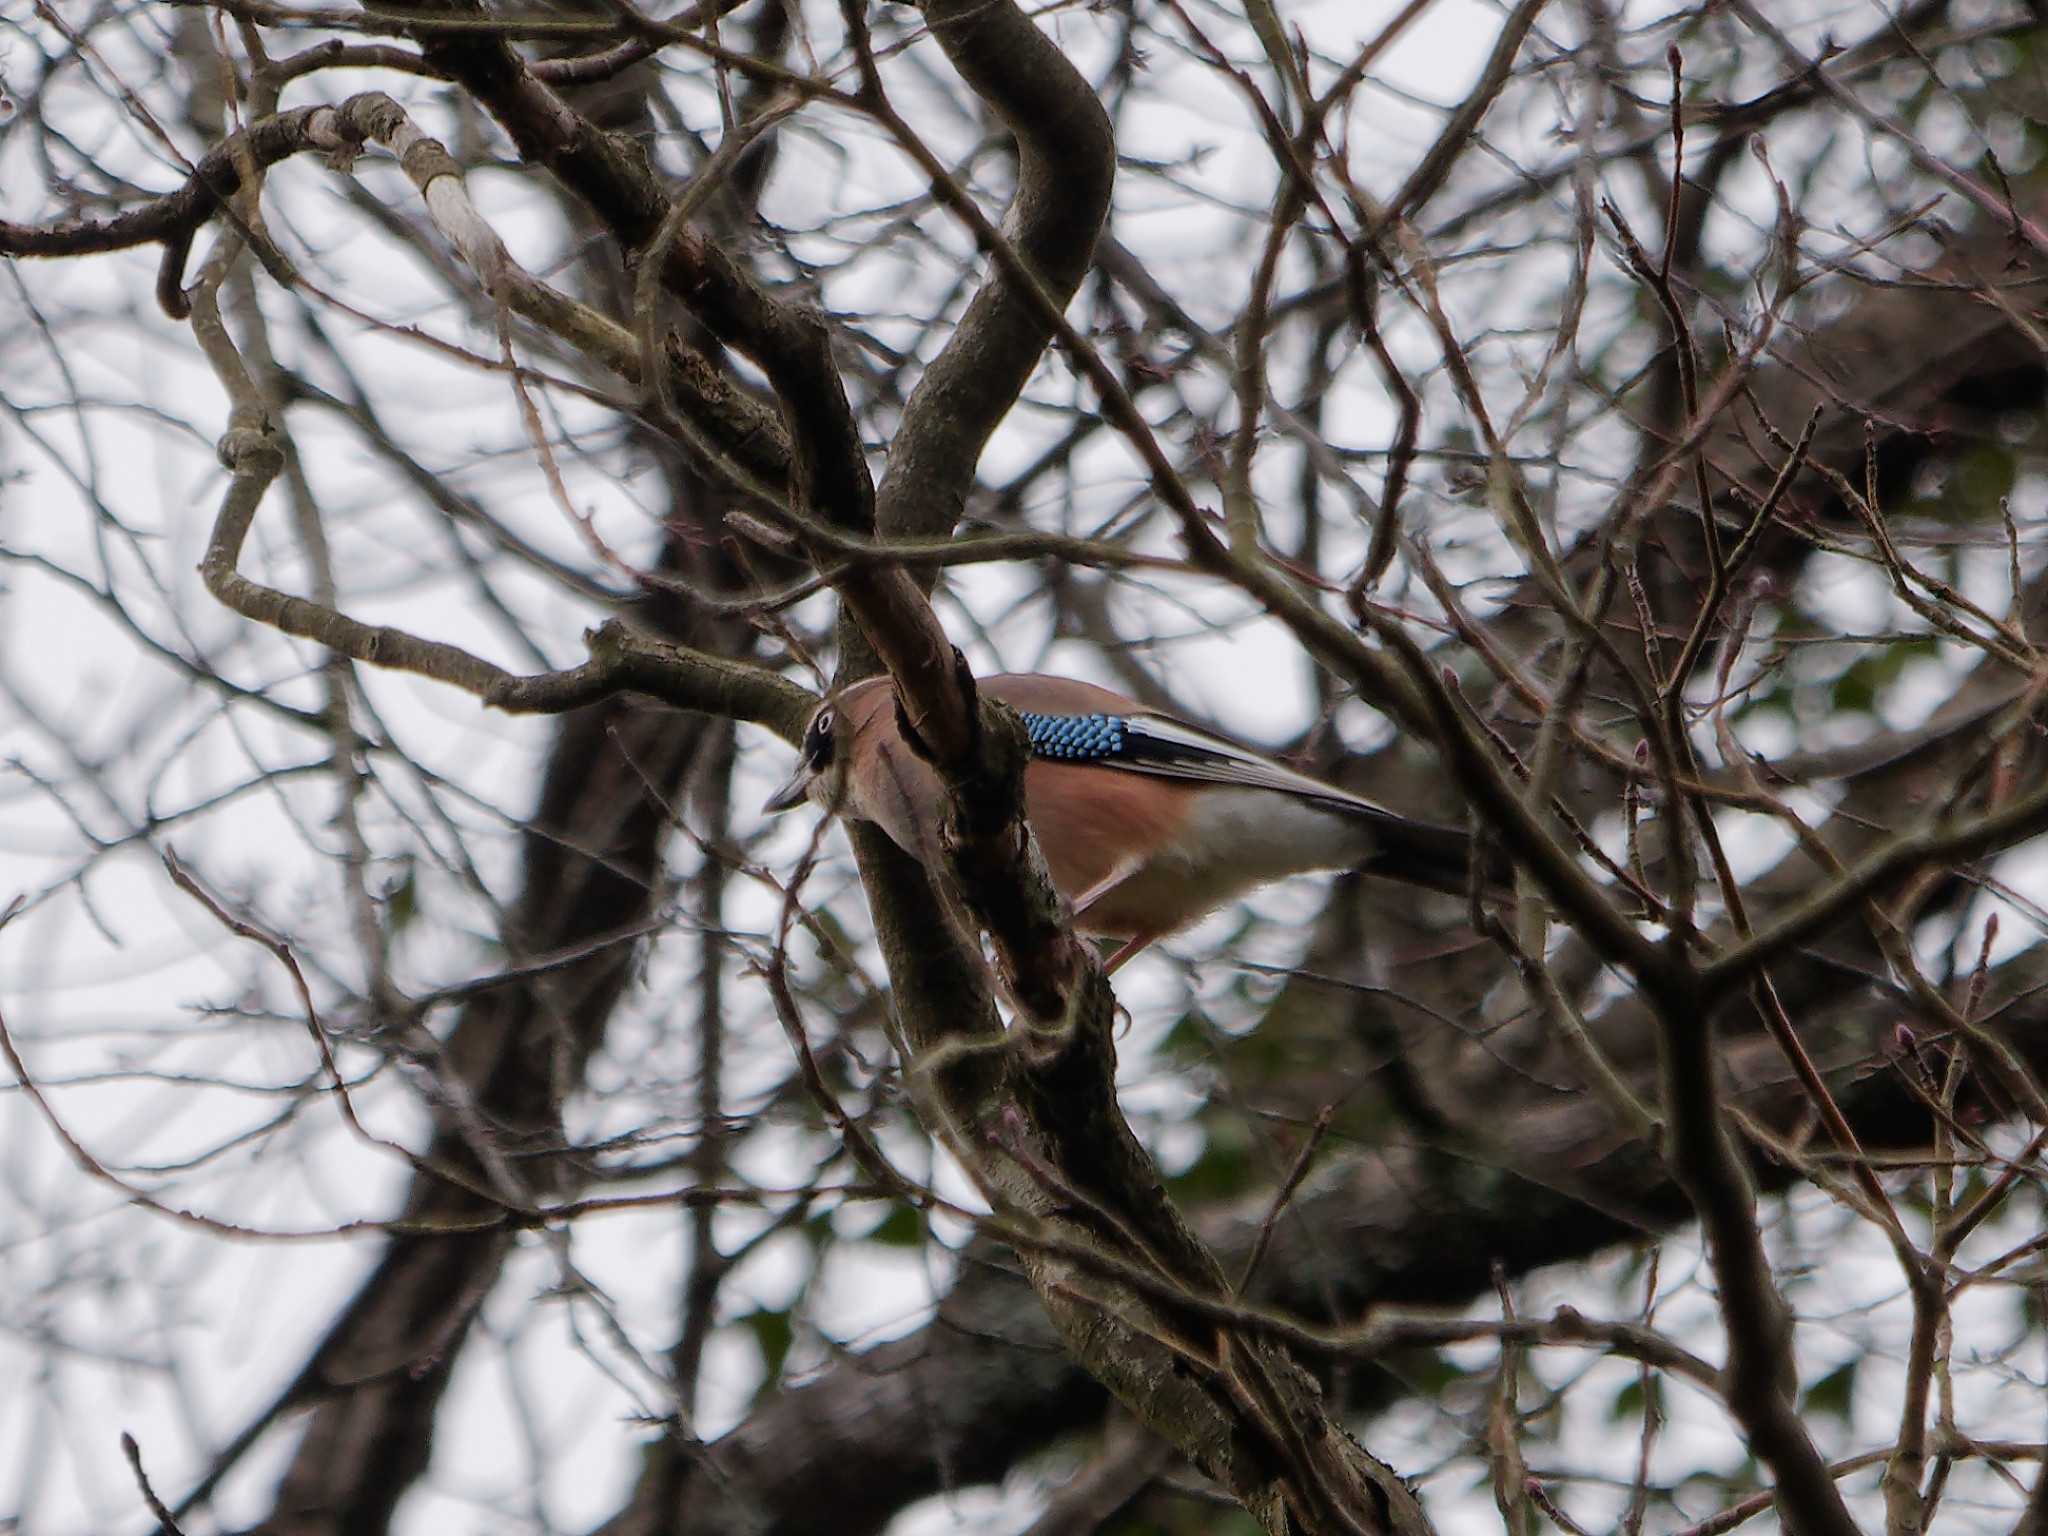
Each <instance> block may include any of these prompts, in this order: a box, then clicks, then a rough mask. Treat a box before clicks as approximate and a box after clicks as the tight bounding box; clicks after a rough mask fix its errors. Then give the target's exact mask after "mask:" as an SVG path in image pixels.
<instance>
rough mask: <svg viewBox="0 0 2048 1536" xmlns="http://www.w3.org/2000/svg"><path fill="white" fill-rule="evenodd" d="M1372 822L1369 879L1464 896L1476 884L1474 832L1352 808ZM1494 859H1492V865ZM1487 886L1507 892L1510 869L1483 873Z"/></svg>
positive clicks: (1366, 865)
mask: <svg viewBox="0 0 2048 1536" xmlns="http://www.w3.org/2000/svg"><path fill="white" fill-rule="evenodd" d="M1348 809H1351V810H1352V812H1353V814H1355V815H1357V816H1359V817H1360V818H1361V819H1362V820H1365V821H1367V822H1369V823H1370V825H1371V827H1372V838H1373V846H1372V851H1371V852H1370V853H1369V854H1367V855H1366V857H1365V860H1364V862H1363V863H1361V864H1360V865H1359V866H1358V867H1359V868H1360V869H1362V870H1364V871H1365V872H1366V873H1367V874H1369V875H1378V876H1380V877H1382V878H1383V879H1388V880H1399V881H1402V882H1403V883H1404V884H1407V885H1420V886H1425V887H1427V888H1428V889H1430V890H1432V891H1445V892H1448V893H1449V894H1451V895H1453V896H1463V895H1464V894H1465V892H1466V891H1467V890H1468V889H1469V888H1470V886H1471V883H1472V859H1473V854H1474V850H1475V848H1476V847H1477V844H1476V843H1475V841H1474V840H1473V837H1472V835H1471V834H1470V833H1469V832H1465V831H1463V830H1461V829H1460V828H1457V827H1439V826H1436V825H1433V824H1432V823H1430V822H1426V821H1410V820H1409V819H1408V818H1407V817H1406V816H1397V815H1395V814H1394V813H1393V812H1392V811H1386V810H1381V809H1380V808H1379V807H1378V806H1364V805H1361V806H1355V807H1348ZM1494 862H1495V861H1493V860H1489V861H1488V863H1489V865H1491V864H1492V863H1494ZM1481 874H1482V876H1483V879H1482V887H1483V888H1485V889H1488V890H1491V889H1495V888H1505V887H1506V886H1507V885H1508V883H1509V880H1510V875H1509V872H1508V871H1507V870H1506V869H1505V868H1501V869H1494V868H1491V867H1489V868H1487V869H1484V870H1482V871H1481Z"/></svg>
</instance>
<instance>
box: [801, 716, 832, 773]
mask: <svg viewBox="0 0 2048 1536" xmlns="http://www.w3.org/2000/svg"><path fill="white" fill-rule="evenodd" d="M804 760H805V761H806V762H808V763H809V764H810V765H811V766H812V767H813V768H818V769H822V768H823V767H824V766H825V765H826V764H827V763H829V762H831V761H832V711H831V710H830V709H821V710H819V711H818V713H817V714H816V715H815V716H814V717H813V718H812V720H811V728H810V729H809V730H808V731H805V732H804Z"/></svg>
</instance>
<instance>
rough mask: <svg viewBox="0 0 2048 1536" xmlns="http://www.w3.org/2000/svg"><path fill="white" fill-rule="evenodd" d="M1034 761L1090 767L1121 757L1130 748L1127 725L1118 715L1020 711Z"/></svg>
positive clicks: (1019, 714)
mask: <svg viewBox="0 0 2048 1536" xmlns="http://www.w3.org/2000/svg"><path fill="white" fill-rule="evenodd" d="M1017 718H1018V719H1020V720H1022V721H1023V722H1024V731H1025V734H1026V735H1028V736H1029V737H1030V738H1031V751H1032V754H1033V755H1034V756H1036V757H1053V758H1061V759H1064V760H1066V761H1068V762H1077V763H1094V762H1100V761H1102V760H1103V759H1104V758H1109V757H1122V756H1123V755H1124V753H1125V751H1126V750H1128V748H1129V746H1130V737H1129V735H1128V734H1127V727H1128V726H1129V723H1130V722H1129V721H1127V720H1125V719H1124V717H1123V716H1122V715H1042V714H1040V713H1038V711H1036V710H1032V709H1020V710H1019V711H1017Z"/></svg>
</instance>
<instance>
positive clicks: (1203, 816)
mask: <svg viewBox="0 0 2048 1536" xmlns="http://www.w3.org/2000/svg"><path fill="white" fill-rule="evenodd" d="M1368 852H1370V842H1369V838H1368V836H1367V833H1366V828H1365V826H1364V824H1363V823H1361V822H1359V821H1357V820H1355V819H1353V818H1352V817H1349V816H1345V815H1343V814H1341V813H1339V812H1334V811H1329V810H1324V809H1321V808H1319V807H1316V806H1313V805H1310V804H1308V803H1306V802H1304V801H1301V800H1298V799H1296V798H1295V797H1293V796H1292V795H1284V794H1280V793H1277V792H1275V791H1273V790H1267V789H1214V788H1211V789H1204V790H1203V791H1202V792H1201V794H1200V795H1198V796H1197V797H1196V798H1195V801H1194V804H1193V805H1192V807H1191V808H1190V811H1189V814H1188V816H1187V818H1186V820H1185V821H1184V822H1183V823H1182V825H1181V826H1180V827H1179V828H1178V829H1177V830H1176V832H1175V834H1174V835H1173V836H1172V837H1171V838H1170V839H1168V840H1167V841H1166V842H1165V843H1164V844H1163V845H1162V846H1161V847H1159V849H1158V850H1157V851H1156V852H1155V853H1153V854H1152V856H1151V857H1150V858H1147V859H1146V860H1144V862H1142V863H1141V864H1139V865H1138V866H1137V867H1136V868H1134V869H1133V870H1132V871H1131V873H1130V874H1129V875H1127V876H1126V877H1125V878H1124V879H1123V880H1122V881H1120V882H1118V884H1117V885H1116V886H1115V887H1113V888H1112V889H1110V890H1109V891H1106V892H1104V893H1103V895H1102V896H1101V898H1100V899H1098V900H1097V901H1096V902H1095V903H1094V904H1092V905H1091V906H1090V907H1089V909H1088V911H1087V912H1086V913H1084V914H1083V915H1082V916H1081V918H1080V919H1079V924H1078V925H1079V926H1080V927H1081V928H1082V929H1083V930H1085V931H1086V932H1089V933H1097V934H1103V935H1106V936H1109V937H1113V938H1131V937H1134V936H1137V935H1141V934H1150V935H1163V934H1169V933H1173V932H1176V931H1178V930H1179V929H1181V928H1185V927H1186V926H1187V925H1188V924H1190V923H1192V922H1195V921H1196V920H1197V919H1199V918H1202V917H1205V916H1207V915H1208V914H1209V913H1211V912H1213V911H1215V910H1216V909H1217V908H1218V907H1220V906H1223V905H1224V904H1226V903H1227V902H1230V901H1232V900H1234V899H1235V898H1236V897H1239V896H1242V895H1243V894H1244V893H1245V892H1246V891H1249V890H1251V889H1253V888H1254V887H1255V886H1260V885H1264V884H1266V883H1267V882H1268V881H1272V880H1278V879H1281V878H1283V877H1285V876H1287V875H1293V874H1300V873H1303V872H1305V871H1307V870H1312V869H1344V868H1348V867H1350V866H1352V865H1354V864H1356V863H1358V862H1360V861H1361V860H1362V859H1363V858H1364V857H1365V856H1366V854H1367V853H1368Z"/></svg>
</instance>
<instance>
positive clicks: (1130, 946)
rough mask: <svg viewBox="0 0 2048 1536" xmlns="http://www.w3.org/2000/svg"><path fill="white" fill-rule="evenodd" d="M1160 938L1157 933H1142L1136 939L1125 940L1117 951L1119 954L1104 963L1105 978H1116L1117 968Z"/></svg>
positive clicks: (1103, 972)
mask: <svg viewBox="0 0 2048 1536" xmlns="http://www.w3.org/2000/svg"><path fill="white" fill-rule="evenodd" d="M1158 937H1159V935H1158V934H1156V933H1141V934H1138V935H1137V936H1136V937H1134V938H1129V939H1126V940H1124V942H1123V944H1122V946H1121V947H1120V948H1119V949H1118V950H1117V952H1116V953H1115V954H1113V955H1111V956H1110V957H1109V958H1108V959H1107V960H1105V961H1104V962H1103V964H1102V974H1103V975H1105V976H1114V975H1115V974H1116V968H1117V967H1118V966H1120V965H1122V964H1123V963H1124V962H1125V961H1126V960H1128V959H1130V958H1131V956H1133V955H1135V954H1136V953H1137V952H1138V951H1139V950H1141V949H1143V948H1144V947H1145V946H1146V945H1147V944H1150V943H1151V942H1152V941H1153V940H1154V939H1156V938H1158Z"/></svg>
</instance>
